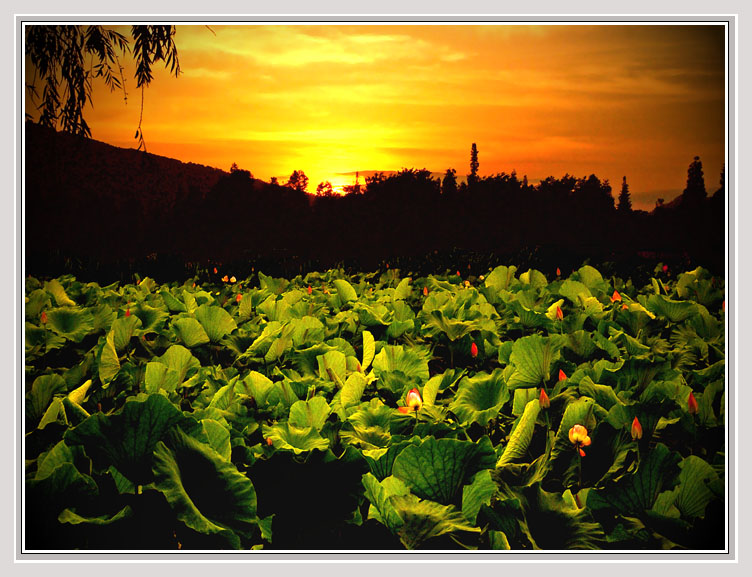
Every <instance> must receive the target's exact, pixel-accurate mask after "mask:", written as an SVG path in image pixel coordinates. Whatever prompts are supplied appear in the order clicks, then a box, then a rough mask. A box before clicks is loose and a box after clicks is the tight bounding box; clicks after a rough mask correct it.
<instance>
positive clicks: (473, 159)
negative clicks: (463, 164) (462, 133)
mask: <svg viewBox="0 0 752 577" xmlns="http://www.w3.org/2000/svg"><path fill="white" fill-rule="evenodd" d="M479 167H480V163H479V162H478V147H477V146H476V145H475V143H474V142H473V145H472V146H471V147H470V174H468V175H467V183H468V185H474V184H475V183H476V182H477V181H478V168H479Z"/></svg>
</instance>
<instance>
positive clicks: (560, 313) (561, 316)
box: [556, 307, 564, 321]
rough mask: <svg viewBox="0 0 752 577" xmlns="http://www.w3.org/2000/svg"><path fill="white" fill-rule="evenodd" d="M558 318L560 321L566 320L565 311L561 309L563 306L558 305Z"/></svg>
mask: <svg viewBox="0 0 752 577" xmlns="http://www.w3.org/2000/svg"><path fill="white" fill-rule="evenodd" d="M556 318H557V319H559V320H560V321H563V320H564V313H563V312H562V310H561V307H556Z"/></svg>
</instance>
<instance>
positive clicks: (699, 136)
mask: <svg viewBox="0 0 752 577" xmlns="http://www.w3.org/2000/svg"><path fill="white" fill-rule="evenodd" d="M124 30H125V31H126V32H127V31H128V29H127V27H125V28H124ZM177 30H178V32H177V35H176V42H177V45H178V49H179V51H180V64H181V68H182V70H183V74H181V76H180V77H179V78H178V79H175V78H173V77H171V76H170V75H169V73H168V72H167V71H166V70H163V69H157V70H155V78H154V81H153V82H152V84H151V86H150V87H149V88H148V89H147V90H146V91H145V93H144V97H145V100H144V111H143V122H142V127H143V132H144V137H145V139H146V143H147V147H148V151H149V152H152V153H156V154H161V155H165V156H171V157H174V158H178V159H180V160H183V161H189V162H196V163H200V164H205V165H209V166H215V167H218V168H222V169H224V170H228V169H229V167H230V165H231V164H232V163H233V162H235V163H237V164H238V166H240V167H241V168H243V169H246V170H250V171H251V172H252V173H253V174H254V176H256V177H257V178H261V179H263V180H269V179H270V178H271V177H272V176H275V177H277V179H278V180H279V181H280V182H281V183H283V184H284V182H286V181H287V179H288V178H289V175H290V174H291V173H292V171H293V170H303V171H304V172H305V173H306V175H307V176H308V178H309V185H308V190H309V191H311V192H314V191H315V189H316V186H317V185H318V183H320V182H323V181H327V180H328V181H330V182H331V183H332V185H333V187H334V188H335V190H338V191H339V190H341V189H342V187H344V186H347V185H352V184H354V181H355V179H354V174H355V172H357V171H360V173H361V178H360V180H361V183H365V178H364V177H363V174H364V173H367V172H372V171H385V172H387V171H395V170H400V169H401V168H416V169H421V168H426V169H428V170H430V171H432V172H434V173H442V172H444V171H445V170H446V169H447V168H455V169H456V170H457V174H458V176H461V175H464V174H466V173H467V172H468V162H469V151H470V145H471V143H473V142H475V143H477V145H478V149H479V151H480V156H479V160H480V174H481V175H490V174H496V173H498V172H507V173H509V172H511V171H512V170H516V172H517V174H518V175H520V176H521V175H527V176H528V178H529V180H530V182H532V183H536V182H537V181H538V180H539V179H543V178H546V177H548V176H557V177H559V176H562V175H563V174H564V173H569V174H574V175H577V176H584V175H588V174H591V173H595V174H596V175H597V176H598V177H600V178H601V179H609V180H610V181H611V183H612V185H613V183H619V182H621V179H622V176H624V175H626V176H627V178H628V181H629V185H630V191H631V192H632V200H633V205H634V206H635V208H647V209H650V208H652V207H653V205H654V204H655V199H656V198H658V197H661V198H665V199H667V200H668V199H671V198H673V196H676V195H678V194H680V193H681V190H682V189H683V186H684V184H685V180H686V170H687V165H688V163H689V162H690V161H691V159H692V158H693V157H694V156H695V155H699V156H700V157H701V158H702V160H703V166H704V167H705V173H706V179H707V181H708V183H709V184H708V189H709V190H712V187H713V186H714V184H715V183H716V182H717V180H718V179H717V178H716V177H717V175H719V174H720V171H721V167H722V164H723V157H724V128H723V127H724V82H723V81H724V60H723V57H724V54H723V38H724V31H723V27H722V26H649V25H646V26H544V25H541V26H535V27H533V26H504V25H483V26H477V25H472V26H429V25H414V26H413V25H406V26H388V25H384V26H358V25H344V26H327V25H320V26H315V25H301V26H295V25H289V26H287V25H285V26H255V25H254V26H244V25H238V26H212V30H213V32H214V34H213V33H212V32H211V31H210V30H209V29H208V28H206V27H205V26H199V25H179V26H178V28H177ZM124 63H125V64H126V69H125V76H126V78H130V79H131V80H129V81H127V82H126V91H127V92H128V101H127V104H124V102H123V94H122V92H113V93H110V92H109V90H108V89H107V88H106V87H104V86H103V85H102V84H101V83H99V82H95V88H94V95H93V101H94V103H95V107H94V108H90V109H88V111H87V115H88V116H87V118H88V120H89V124H90V126H91V128H92V135H93V137H94V138H95V139H98V140H103V141H105V142H108V143H111V144H114V145H116V146H122V147H135V146H136V145H137V143H136V142H135V141H134V140H133V138H132V137H133V133H134V131H135V127H136V126H138V119H139V114H140V93H139V92H137V91H136V89H135V87H134V86H133V81H132V75H133V70H132V67H133V64H132V61H131V60H130V59H125V62H124ZM617 192H618V191H617Z"/></svg>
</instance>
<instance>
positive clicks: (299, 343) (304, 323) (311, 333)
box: [290, 316, 326, 349]
mask: <svg viewBox="0 0 752 577" xmlns="http://www.w3.org/2000/svg"><path fill="white" fill-rule="evenodd" d="M290 325H291V326H292V327H293V328H292V334H291V337H292V343H293V346H294V347H295V348H296V349H302V348H306V347H310V346H313V345H315V344H316V343H320V342H322V341H323V340H324V336H325V330H326V327H324V323H322V322H321V321H320V320H319V319H317V318H316V317H312V316H304V317H303V318H300V319H293V320H292V321H290Z"/></svg>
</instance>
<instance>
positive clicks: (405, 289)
mask: <svg viewBox="0 0 752 577" xmlns="http://www.w3.org/2000/svg"><path fill="white" fill-rule="evenodd" d="M411 292H412V287H410V279H409V278H403V279H402V280H401V281H400V282H399V284H398V285H397V288H395V289H394V296H393V297H392V298H393V299H394V300H395V301H399V300H402V301H403V300H405V299H407V298H409V297H410V293H411Z"/></svg>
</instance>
